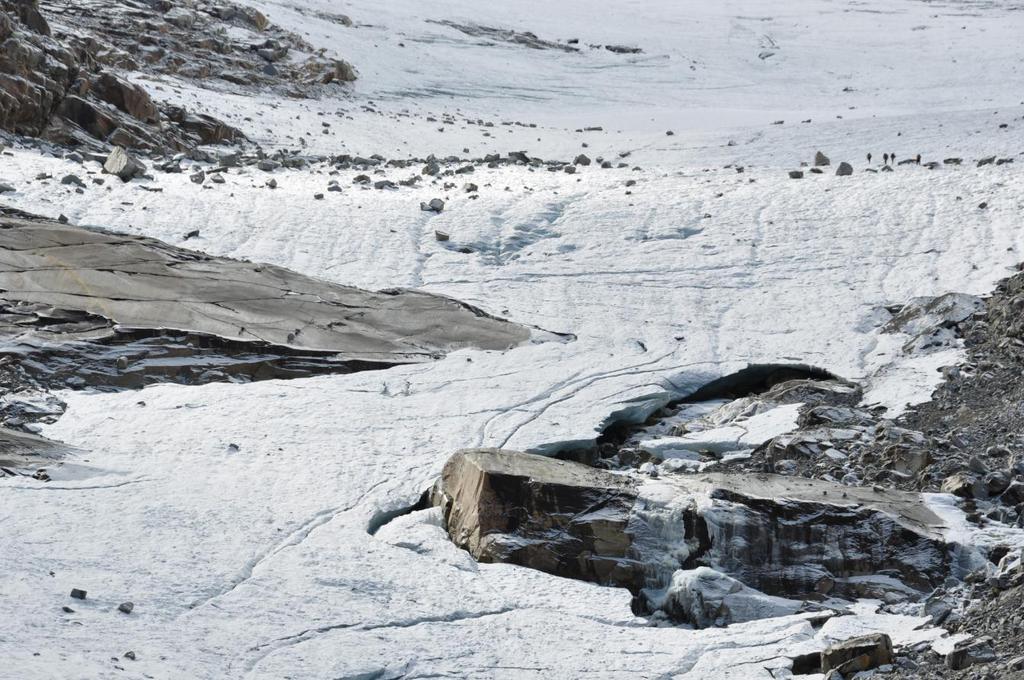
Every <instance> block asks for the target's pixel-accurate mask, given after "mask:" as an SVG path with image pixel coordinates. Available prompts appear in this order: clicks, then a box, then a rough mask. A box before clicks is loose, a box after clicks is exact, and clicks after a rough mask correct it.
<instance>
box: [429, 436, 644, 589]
mask: <svg viewBox="0 0 1024 680" xmlns="http://www.w3.org/2000/svg"><path fill="white" fill-rule="evenodd" d="M436 498H437V502H439V503H441V504H442V505H443V506H444V516H445V523H446V526H447V529H448V533H449V534H450V535H451V537H452V540H453V541H455V543H456V544H458V545H459V546H461V547H463V548H465V549H466V550H468V551H469V552H470V553H471V554H472V555H473V557H475V558H476V559H478V560H480V561H481V562H509V563H512V564H520V565H523V566H529V567H533V568H535V569H540V570H541V571H545V572H548V573H550V574H556V575H558V576H567V577H569V578H578V579H584V580H587V581H595V582H597V583H614V584H628V585H630V586H632V587H634V588H635V587H636V586H637V585H640V584H641V583H642V580H643V565H641V564H639V563H637V562H634V561H632V560H631V559H630V557H629V553H630V548H631V539H630V537H629V536H628V534H627V526H628V524H629V518H630V512H631V508H632V507H633V505H634V504H635V503H636V501H637V484H636V482H635V481H632V480H630V479H629V478H627V477H623V476H617V475H612V474H609V473H606V472H602V471H599V470H594V469H593V468H588V467H586V466H583V465H578V464H575V463H569V462H565V461H556V460H551V459H548V458H543V457H540V456H529V455H523V454H512V453H509V452H506V451H499V450H496V449H488V450H484V449H482V450H476V451H464V452H461V453H458V454H456V455H455V456H453V457H452V458H451V459H450V460H449V461H448V464H447V465H445V467H444V471H443V473H442V475H441V480H440V483H439V486H438V488H437V490H436Z"/></svg>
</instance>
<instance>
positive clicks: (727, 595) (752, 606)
mask: <svg viewBox="0 0 1024 680" xmlns="http://www.w3.org/2000/svg"><path fill="white" fill-rule="evenodd" d="M803 604H804V603H803V602H800V601H798V600H788V599H786V598H783V597H774V596H771V595H765V594H764V593H762V592H759V591H757V590H754V589H753V588H749V587H747V586H745V585H743V584H742V583H740V582H739V581H737V580H736V579H734V578H732V577H730V576H726V575H725V574H723V573H721V572H718V571H715V570H714V569H710V568H708V567H697V568H696V569H689V570H682V569H681V570H679V571H677V572H675V573H674V574H673V575H672V582H671V583H670V584H669V586H668V590H667V592H666V595H665V599H664V601H663V602H662V603H661V604H660V607H659V608H660V609H661V610H663V611H664V612H665V613H666V614H668V615H669V616H671V617H672V618H673V619H676V620H678V621H683V622H685V623H691V624H693V625H694V626H696V627H697V628H708V627H710V626H728V625H729V624H732V623H743V622H745V621H755V620H757V619H767V618H772V617H776V616H789V615H791V614H795V613H797V612H799V611H800V610H801V608H802V607H803Z"/></svg>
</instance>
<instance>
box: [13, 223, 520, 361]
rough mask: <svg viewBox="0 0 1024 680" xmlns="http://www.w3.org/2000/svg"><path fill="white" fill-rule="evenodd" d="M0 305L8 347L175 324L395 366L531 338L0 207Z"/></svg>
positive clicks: (465, 313)
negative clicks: (3, 211) (3, 210)
mask: <svg viewBox="0 0 1024 680" xmlns="http://www.w3.org/2000/svg"><path fill="white" fill-rule="evenodd" d="M0 303H4V305H5V307H4V310H5V311H4V314H3V318H2V319H0V333H2V334H0V340H2V342H0V347H3V346H6V347H8V348H11V347H16V346H18V345H20V346H22V347H25V346H29V347H32V346H39V345H53V344H55V343H60V342H63V341H66V340H89V341H93V342H114V341H116V339H117V337H118V336H120V337H122V338H123V337H124V335H125V334H129V335H130V336H131V339H132V340H133V341H134V340H138V339H139V337H140V335H145V333H144V332H162V331H166V330H172V331H175V332H181V333H187V334H193V335H195V336H202V337H208V338H216V339H219V340H220V341H226V342H231V343H247V344H248V345H250V346H252V344H253V343H255V345H256V346H263V347H265V346H271V347H275V348H281V349H284V350H287V351H289V352H297V353H306V354H309V353H317V354H324V355H328V354H329V355H330V356H331V359H332V360H333V361H336V362H364V363H368V364H374V365H378V364H384V365H391V364H398V363H410V362H419V361H426V360H430V359H433V358H437V357H439V356H441V355H443V354H445V353H447V352H450V351H453V350H456V349H460V348H465V347H473V348H480V349H489V350H504V349H508V348H510V347H513V346H515V345H518V344H520V343H522V342H525V341H527V340H528V339H529V338H530V335H531V333H530V330H529V329H527V328H525V327H523V326H520V325H517V324H513V323H510V322H508V321H504V320H502V319H497V318H494V317H491V316H489V315H487V314H485V313H484V312H483V311H481V310H479V309H476V308H474V307H471V306H469V305H465V304H462V303H460V302H458V301H456V300H452V299H450V298H446V297H442V296H438V295H431V294H427V293H423V292H419V291H413V290H387V291H378V292H371V291H365V290H360V289H358V288H352V287H348V286H342V285H337V284H334V283H329V282H326V281H320V280H317V279H313V278H310V277H307V276H303V275H301V274H298V273H296V272H293V271H290V270H287V269H284V268H281V267H276V266H272V265H264V264H254V263H251V262H242V261H238V260H230V259H227V258H219V257H210V256H207V255H204V254H202V253H198V252H194V251H189V250H184V249H182V248H177V247H174V246H171V245H168V244H166V243H163V242H161V241H157V240H155V239H151V238H145V237H140V236H129V235H124V234H116V233H111V232H106V231H100V230H93V229H84V228H80V227H74V226H69V225H66V224H59V223H56V222H50V221H45V220H35V219H28V218H24V217H22V216H13V217H12V216H3V215H0ZM21 312H25V313H24V314H22V313H21Z"/></svg>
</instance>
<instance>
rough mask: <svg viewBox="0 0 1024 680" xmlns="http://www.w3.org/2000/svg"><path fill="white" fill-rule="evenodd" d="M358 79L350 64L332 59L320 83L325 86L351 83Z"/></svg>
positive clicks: (342, 60)
mask: <svg viewBox="0 0 1024 680" xmlns="http://www.w3.org/2000/svg"><path fill="white" fill-rule="evenodd" d="M358 77H359V76H358V75H357V74H356V70H355V69H354V68H352V64H350V63H348V62H347V61H345V60H344V59H334V60H333V61H331V63H330V65H329V67H328V68H327V69H326V70H325V71H324V74H323V76H322V78H321V82H323V83H325V84H326V83H351V82H352V81H354V80H356V78H358Z"/></svg>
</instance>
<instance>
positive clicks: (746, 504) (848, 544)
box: [434, 449, 950, 618]
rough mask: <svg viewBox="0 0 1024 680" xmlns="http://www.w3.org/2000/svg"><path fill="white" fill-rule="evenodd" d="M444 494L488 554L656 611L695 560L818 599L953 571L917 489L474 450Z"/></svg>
mask: <svg viewBox="0 0 1024 680" xmlns="http://www.w3.org/2000/svg"><path fill="white" fill-rule="evenodd" d="M434 498H435V503H436V504H438V505H440V506H441V507H442V508H443V512H444V517H445V524H446V527H447V528H448V532H449V535H450V536H451V537H452V540H453V541H454V542H455V543H456V544H457V545H460V546H462V547H464V548H466V549H467V550H469V552H470V553H471V554H472V555H473V556H474V557H476V558H477V559H479V560H481V561H484V562H510V563H513V564H519V565H522V566H527V567H532V568H535V569H540V570H542V571H546V572H548V573H552V574H556V575H560V576H569V577H572V578H578V579H583V580H587V581H595V582H598V583H602V584H606V585H616V586H621V587H626V588H628V589H630V591H631V592H633V594H634V595H637V596H638V597H640V598H641V600H642V601H644V602H645V603H646V604H648V605H649V606H651V607H655V608H656V607H658V606H662V604H663V603H665V602H666V600H665V598H664V593H665V590H664V589H665V588H666V587H670V582H671V581H672V578H673V574H674V572H676V570H678V569H686V570H688V569H694V568H696V567H699V566H708V567H711V568H713V569H715V570H716V571H718V572H721V573H723V574H725V575H727V576H730V577H733V578H736V579H739V580H740V581H741V582H742V583H743V584H745V585H747V586H750V587H751V588H756V589H757V590H760V591H763V592H765V593H768V594H769V595H786V596H789V597H794V598H804V597H811V598H819V599H820V598H821V597H823V596H826V595H835V596H839V597H858V596H871V595H875V596H878V595H879V594H880V593H885V592H890V591H895V592H896V593H897V594H899V595H901V596H902V597H904V598H906V597H911V598H913V597H917V596H918V595H920V594H923V593H926V592H929V591H930V590H932V589H933V588H934V587H935V586H936V585H938V584H941V583H942V582H943V580H944V579H945V578H946V577H947V576H948V574H949V559H950V556H949V550H948V546H947V545H946V540H945V533H944V531H945V529H946V526H945V523H944V522H943V520H941V519H940V518H939V517H938V516H937V515H936V514H935V513H934V512H932V511H931V509H930V508H929V507H928V506H927V505H926V504H925V503H924V501H923V499H922V497H921V496H920V495H919V494H913V493H906V492H898V491H877V490H873V489H870V488H859V487H846V486H841V485H839V484H832V483H828V482H822V481H817V480H809V479H803V478H792V477H782V476H778V475H765V474H745V475H725V474H702V475H662V476H660V477H659V478H657V479H647V480H644V481H641V480H640V478H637V477H630V476H627V475H620V474H613V473H611V472H606V471H603V470H598V469H595V468H591V467H588V466H585V465H581V464H578V463H572V462H567V461H560V460H555V459H550V458H545V457H542V456H535V455H531V454H525V453H518V452H513V451H502V450H496V449H477V450H468V451H461V452H458V453H456V454H455V455H454V456H452V458H451V459H449V461H448V463H447V464H446V465H445V468H444V472H443V474H442V477H441V480H440V481H439V483H438V486H437V487H436V489H435V494H434ZM893 575H895V576H898V578H899V580H897V579H896V578H893ZM680 578H683V577H680ZM901 581H902V582H901ZM684 590H685V589H684ZM680 592H682V591H680ZM746 595H750V593H747V594H746ZM677 599H678V598H677ZM668 601H671V602H675V601H676V600H668ZM775 604H779V603H775ZM673 606H674V605H673ZM691 609H692V607H689V605H682V606H678V607H677V608H676V610H675V611H674V613H675V614H676V615H680V613H681V612H686V611H690V610H691ZM698 618H700V617H698Z"/></svg>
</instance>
